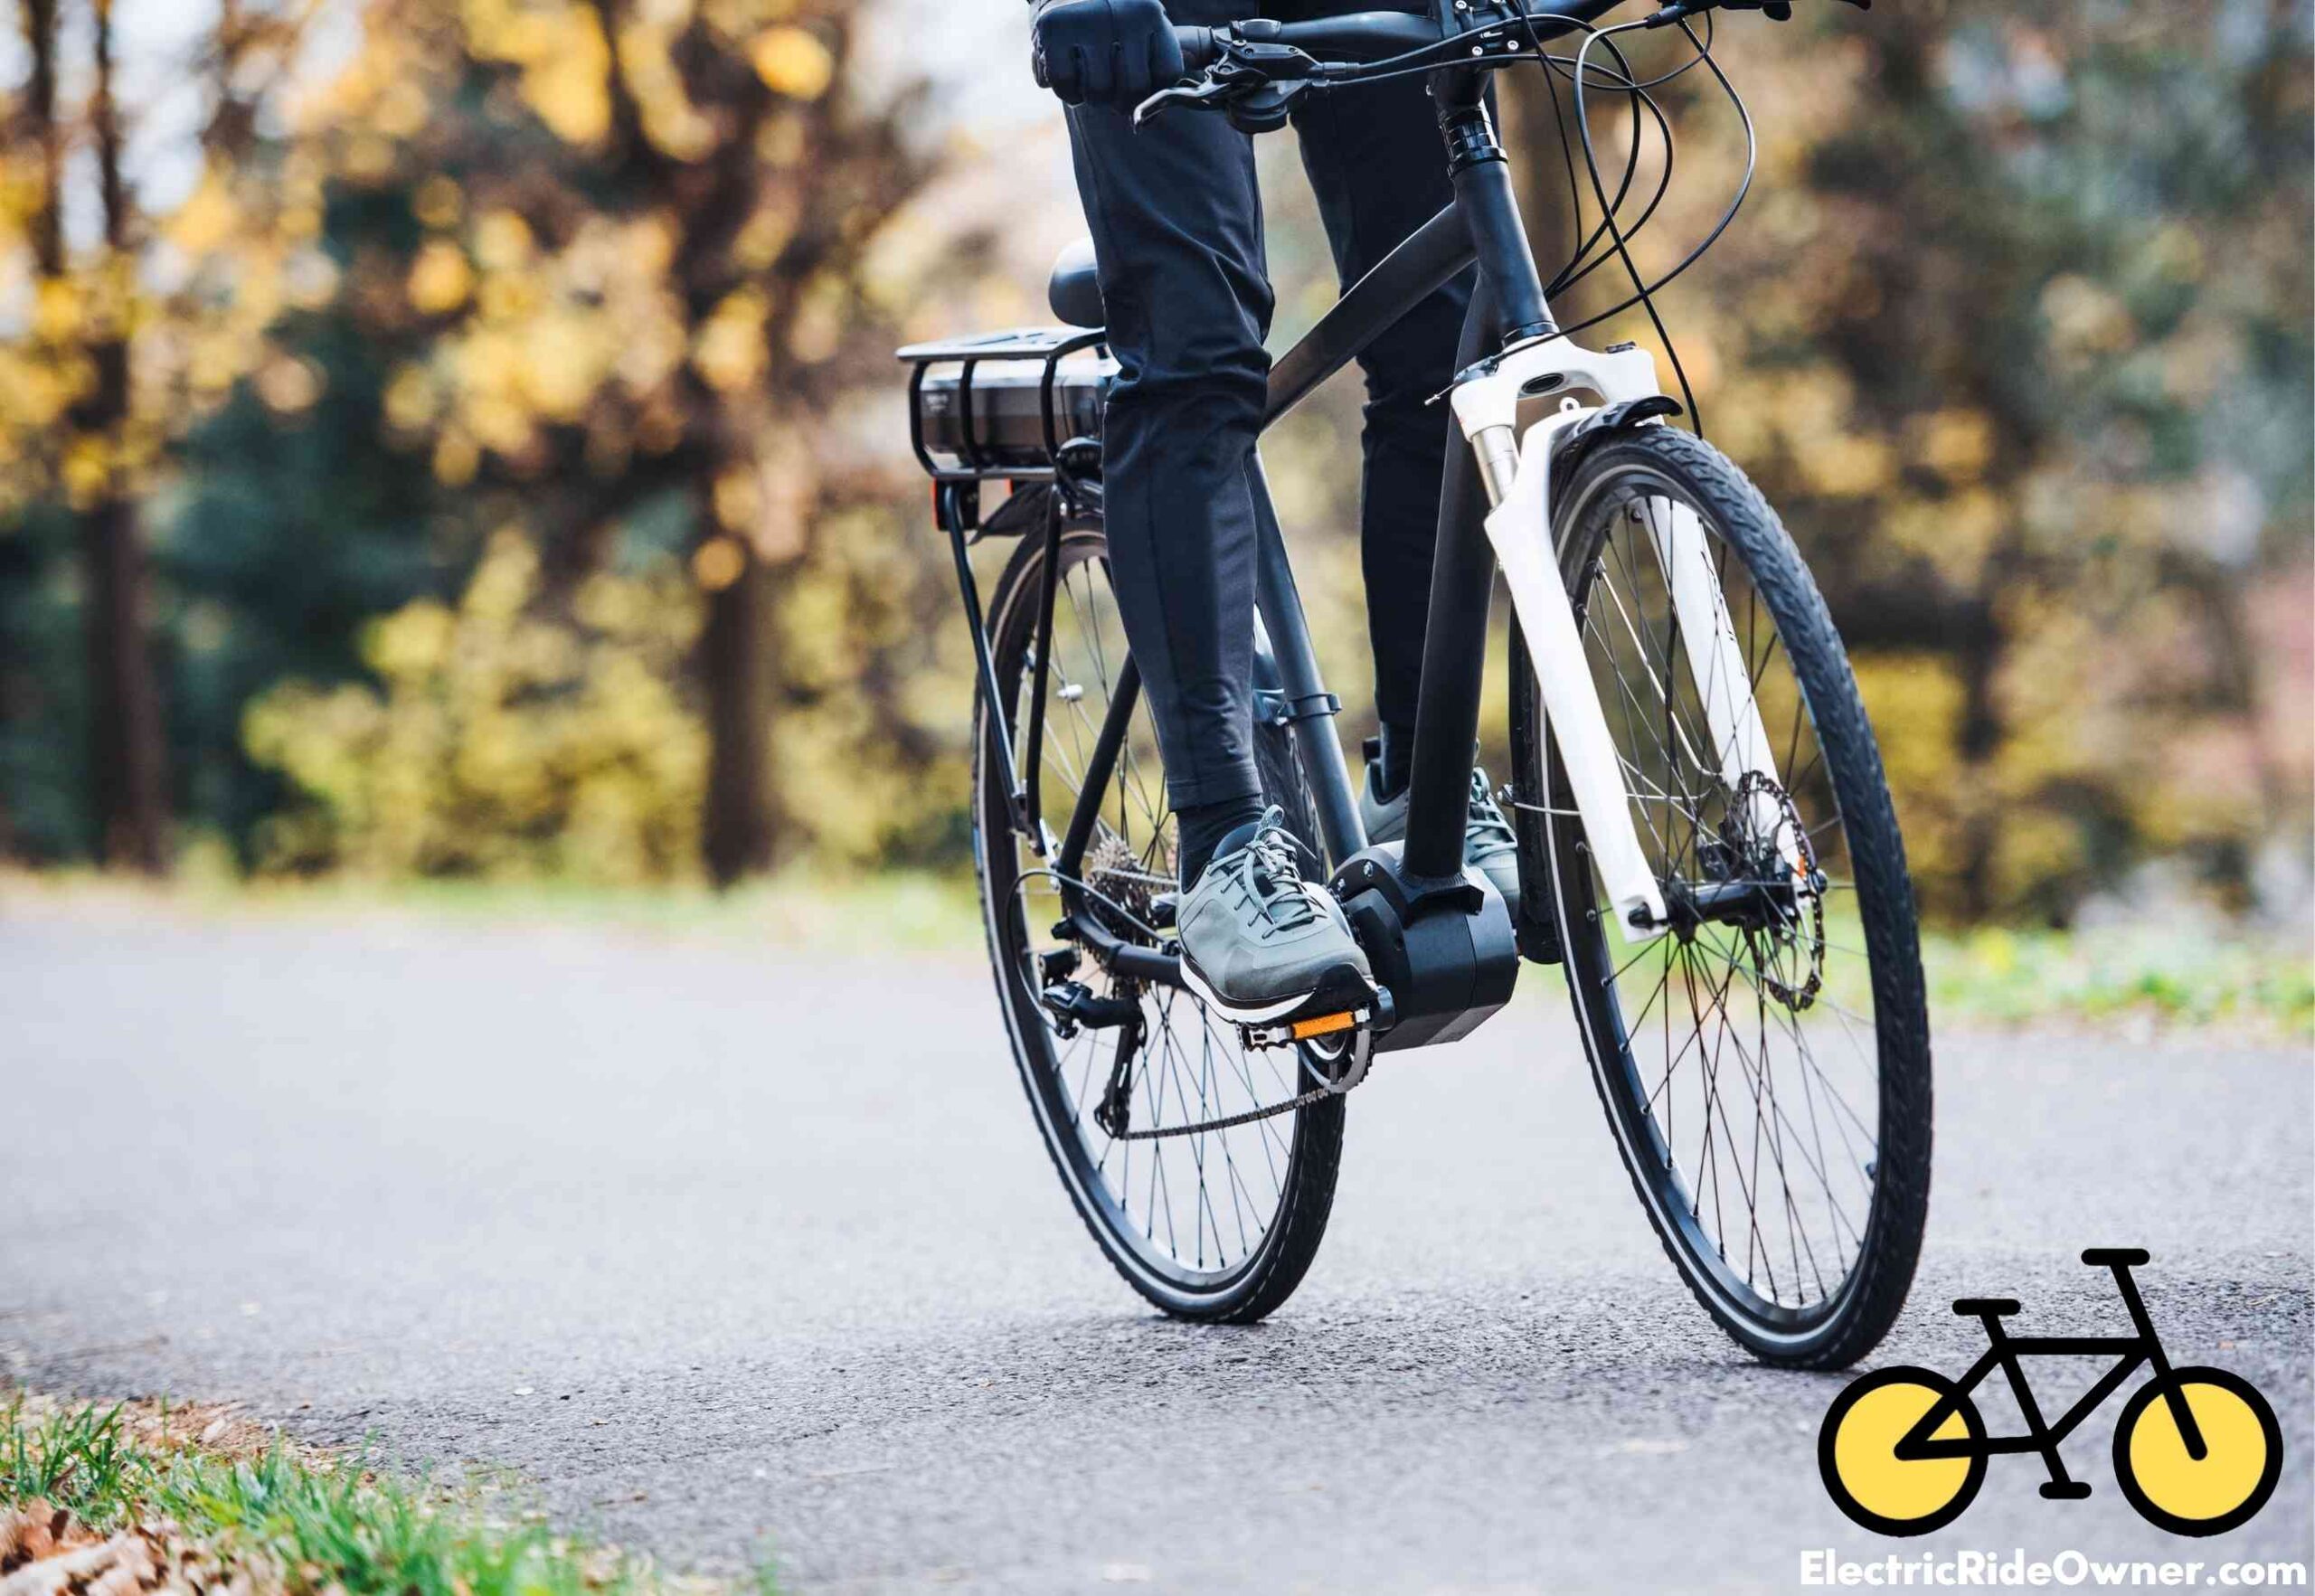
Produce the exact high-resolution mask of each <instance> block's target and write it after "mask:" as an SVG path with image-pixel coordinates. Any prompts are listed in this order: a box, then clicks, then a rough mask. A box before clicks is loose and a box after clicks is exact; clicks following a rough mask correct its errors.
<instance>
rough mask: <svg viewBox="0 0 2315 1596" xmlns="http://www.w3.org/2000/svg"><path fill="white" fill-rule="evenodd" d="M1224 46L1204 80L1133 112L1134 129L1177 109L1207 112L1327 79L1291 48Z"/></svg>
mask: <svg viewBox="0 0 2315 1596" xmlns="http://www.w3.org/2000/svg"><path fill="white" fill-rule="evenodd" d="M1221 43H1222V59H1221V60H1220V61H1216V62H1215V63H1214V66H1213V67H1212V68H1211V69H1209V70H1208V71H1207V72H1206V74H1205V77H1204V78H1203V79H1201V80H1198V81H1197V82H1195V83H1176V84H1175V85H1174V86H1173V87H1172V88H1171V89H1160V90H1158V92H1157V93H1155V94H1153V95H1151V96H1150V97H1149V98H1148V99H1145V100H1143V101H1142V102H1141V103H1140V104H1139V105H1138V106H1136V107H1134V108H1133V125H1134V126H1135V127H1137V128H1138V127H1141V126H1142V125H1143V124H1145V123H1147V122H1148V120H1149V119H1150V118H1152V117H1155V116H1158V114H1159V113H1161V112H1163V111H1165V110H1167V109H1170V108H1172V107H1174V106H1177V105H1186V106H1189V107H1192V108H1193V109H1199V110H1205V109H1210V108H1212V107H1214V106H1216V105H1224V104H1227V103H1229V102H1230V101H1231V100H1232V99H1233V98H1234V97H1236V96H1239V95H1242V94H1247V93H1252V92H1254V91H1256V90H1262V89H1266V88H1271V87H1273V86H1283V85H1285V84H1287V83H1289V82H1290V81H1294V80H1308V79H1312V78H1317V77H1319V76H1322V75H1323V69H1322V68H1321V67H1320V65H1319V63H1318V61H1315V60H1313V59H1312V58H1311V57H1310V55H1309V53H1308V52H1305V51H1301V50H1297V49H1296V48H1295V47H1294V46H1293V45H1291V44H1277V43H1272V42H1268V41H1266V40H1251V39H1225V40H1223V41H1221Z"/></svg>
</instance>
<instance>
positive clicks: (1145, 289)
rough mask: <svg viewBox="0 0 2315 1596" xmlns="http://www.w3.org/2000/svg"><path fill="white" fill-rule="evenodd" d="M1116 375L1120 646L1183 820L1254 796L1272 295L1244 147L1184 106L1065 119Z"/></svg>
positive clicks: (1106, 440)
mask: <svg viewBox="0 0 2315 1596" xmlns="http://www.w3.org/2000/svg"><path fill="white" fill-rule="evenodd" d="M1069 128H1070V143H1071V146H1072V150H1073V151H1074V154H1075V159H1076V168H1077V184H1078V190H1079V193H1080V194H1081V195H1082V198H1083V200H1084V204H1085V214H1086V219H1087V221H1088V222H1090V223H1091V228H1092V232H1093V248H1094V252H1095V255H1096V257H1097V259H1098V260H1099V262H1100V271H1101V295H1102V297H1103V299H1104V300H1105V301H1106V302H1107V306H1108V317H1109V336H1110V350H1111V352H1112V353H1113V354H1115V355H1116V356H1117V360H1118V366H1119V373H1118V380H1117V382H1116V384H1115V386H1114V387H1113V388H1112V389H1111V390H1110V402H1109V408H1108V411H1107V414H1106V417H1105V419H1104V421H1103V429H1104V430H1103V438H1102V472H1103V477H1104V494H1105V498H1104V514H1105V516H1106V519H1107V522H1108V528H1109V543H1110V564H1111V569H1112V571H1113V572H1114V579H1115V582H1116V587H1117V594H1118V605H1119V609H1120V612H1121V616H1122V619H1123V621H1124V623H1125V629H1126V636H1127V638H1128V640H1129V642H1130V644H1131V645H1132V647H1133V654H1134V657H1135V659H1136V660H1138V661H1139V664H1140V666H1141V673H1142V680H1143V683H1144V686H1145V691H1146V693H1147V694H1148V702H1149V709H1150V714H1151V718H1152V720H1153V721H1154V722H1155V723H1156V726H1157V732H1158V746H1159V748H1160V749H1161V751H1163V752H1164V754H1165V759H1166V790H1167V798H1169V800H1170V801H1171V802H1172V804H1173V806H1174V807H1176V808H1186V807H1190V806H1192V805H1196V804H1216V803H1226V802H1232V801H1234V800H1237V799H1241V798H1248V797H1250V796H1252V795H1253V794H1255V793H1258V792H1260V791H1261V778H1260V776H1259V774H1258V773H1257V771H1256V769H1255V765H1254V760H1253V748H1252V729H1253V728H1252V693H1253V687H1252V680H1253V634H1254V549H1255V530H1254V515H1253V501H1252V497H1251V496H1250V494H1249V491H1248V487H1247V482H1246V469H1245V467H1246V458H1247V454H1248V451H1250V450H1251V449H1252V448H1253V444H1254V438H1255V435H1256V433H1257V431H1258V430H1260V428H1261V416H1262V408H1263V403H1264V400H1265V396H1266V389H1267V384H1268V381H1269V376H1270V356H1269V355H1268V354H1267V353H1265V352H1264V350H1263V348H1262V339H1263V337H1264V336H1265V335H1267V334H1268V332H1269V330H1270V316H1271V287H1270V279H1269V276H1268V271H1267V268H1266V265H1265V262H1264V260H1263V254H1262V226H1261V195H1260V194H1259V192H1258V190H1257V189H1256V187H1255V183H1254V157H1253V147H1252V140H1251V139H1249V138H1248V137H1246V136H1245V135H1244V134H1242V133H1239V132H1237V131H1236V130H1235V129H1233V127H1231V126H1230V125H1229V123H1228V122H1227V121H1225V120H1224V118H1221V117H1218V116H1207V115H1201V114H1196V113H1193V112H1177V113H1176V114H1175V115H1172V116H1169V117H1166V118H1161V119H1159V120H1158V121H1157V122H1155V123H1153V124H1152V125H1150V126H1149V127H1145V128H1143V129H1142V130H1141V131H1139V132H1138V133H1137V132H1136V131H1135V130H1134V129H1133V127H1132V125H1131V122H1130V120H1129V118H1128V117H1127V116H1125V115H1124V114H1122V113H1120V112H1118V111H1113V110H1108V109H1099V108H1093V107H1084V108H1080V109H1072V111H1071V112H1070V113H1069Z"/></svg>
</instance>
